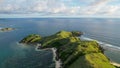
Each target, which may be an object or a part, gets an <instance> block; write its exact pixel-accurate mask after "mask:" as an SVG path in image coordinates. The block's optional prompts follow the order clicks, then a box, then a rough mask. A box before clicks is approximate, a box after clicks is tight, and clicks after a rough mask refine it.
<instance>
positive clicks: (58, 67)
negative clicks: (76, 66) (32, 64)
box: [51, 48, 62, 68]
mask: <svg viewBox="0 0 120 68" xmlns="http://www.w3.org/2000/svg"><path fill="white" fill-rule="evenodd" d="M51 50H52V52H53V61H55V68H61V64H62V63H61V60H60V59H59V60H56V57H57V54H56V51H57V49H56V48H51Z"/></svg>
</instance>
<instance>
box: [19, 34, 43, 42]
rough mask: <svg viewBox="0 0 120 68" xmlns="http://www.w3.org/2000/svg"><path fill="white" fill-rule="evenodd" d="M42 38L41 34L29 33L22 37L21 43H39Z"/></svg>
mask: <svg viewBox="0 0 120 68" xmlns="http://www.w3.org/2000/svg"><path fill="white" fill-rule="evenodd" d="M40 40H41V36H40V35H37V34H31V35H28V36H27V37H25V38H24V39H22V40H21V41H20V43H26V44H30V43H37V42H39V41H40Z"/></svg>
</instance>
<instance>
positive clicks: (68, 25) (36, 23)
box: [0, 18, 120, 68]
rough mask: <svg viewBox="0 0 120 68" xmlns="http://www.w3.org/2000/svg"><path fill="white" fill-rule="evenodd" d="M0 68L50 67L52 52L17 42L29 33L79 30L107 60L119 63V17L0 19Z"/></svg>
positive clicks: (44, 34)
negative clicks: (10, 29)
mask: <svg viewBox="0 0 120 68" xmlns="http://www.w3.org/2000/svg"><path fill="white" fill-rule="evenodd" d="M5 27H12V28H15V30H13V31H9V32H0V68H54V66H55V63H54V61H53V54H52V51H49V50H48V51H35V49H34V47H29V46H24V45H22V44H19V43H18V42H19V41H20V40H21V39H22V38H24V37H25V36H27V35H29V34H40V35H41V36H48V35H52V34H54V33H56V32H58V31H60V30H66V31H82V32H83V33H84V35H83V36H82V37H81V38H82V39H86V40H91V39H92V40H97V41H98V42H99V43H100V44H101V46H103V47H104V48H105V54H106V56H108V57H109V58H110V59H111V61H114V62H117V63H120V19H114V18H108V19H107V18H1V19H0V28H5Z"/></svg>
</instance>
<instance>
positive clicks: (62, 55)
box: [21, 31, 115, 68]
mask: <svg viewBox="0 0 120 68" xmlns="http://www.w3.org/2000/svg"><path fill="white" fill-rule="evenodd" d="M81 35H82V33H81V32H67V31H60V32H57V33H56V34H54V35H51V36H47V37H43V38H41V37H40V36H39V35H35V34H34V35H29V36H27V37H26V38H24V39H23V40H22V41H21V43H31V42H32V43H36V41H37V43H41V44H42V48H53V47H54V48H57V51H56V54H57V60H58V59H61V61H62V63H63V64H62V67H63V68H115V66H113V65H111V64H110V60H109V59H108V58H107V57H106V56H105V55H104V54H103V49H102V48H101V47H100V46H99V45H98V43H97V42H96V41H81V40H80V39H79V38H78V37H77V36H81ZM38 38H39V39H38ZM36 39H37V40H36Z"/></svg>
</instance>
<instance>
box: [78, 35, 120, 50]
mask: <svg viewBox="0 0 120 68" xmlns="http://www.w3.org/2000/svg"><path fill="white" fill-rule="evenodd" d="M80 39H81V40H88V41H92V40H95V39H91V38H88V37H84V36H81V37H80ZM95 41H97V43H98V44H100V45H101V46H102V47H104V48H105V49H106V48H108V47H109V48H112V49H114V50H116V49H119V50H120V47H119V46H115V45H112V44H109V43H105V42H102V41H98V40H95Z"/></svg>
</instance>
